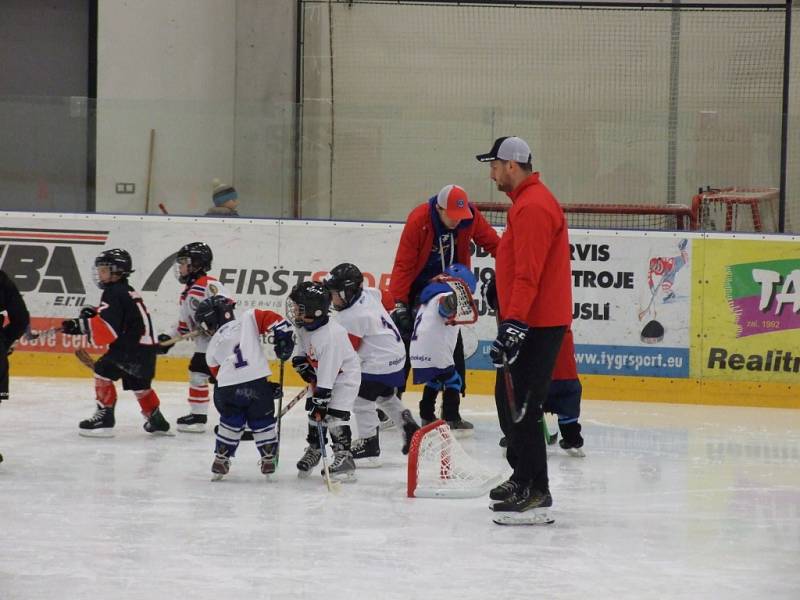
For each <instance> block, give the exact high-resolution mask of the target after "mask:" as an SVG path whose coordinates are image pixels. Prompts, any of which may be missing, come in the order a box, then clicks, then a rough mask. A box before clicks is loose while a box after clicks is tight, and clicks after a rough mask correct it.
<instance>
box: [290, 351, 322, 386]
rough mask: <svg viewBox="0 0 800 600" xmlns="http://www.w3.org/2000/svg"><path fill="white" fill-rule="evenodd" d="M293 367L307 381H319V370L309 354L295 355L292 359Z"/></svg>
mask: <svg viewBox="0 0 800 600" xmlns="http://www.w3.org/2000/svg"><path fill="white" fill-rule="evenodd" d="M292 367H294V370H295V371H297V374H298V375H300V377H301V379H302V380H303V381H305V382H306V383H317V372H316V370H315V369H314V365H312V364H311V363H310V362H309V361H308V357H307V356H295V357H294V358H293V359H292Z"/></svg>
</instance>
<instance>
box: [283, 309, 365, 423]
mask: <svg viewBox="0 0 800 600" xmlns="http://www.w3.org/2000/svg"><path fill="white" fill-rule="evenodd" d="M295 333H296V335H297V340H298V342H299V346H300V351H299V352H298V355H300V354H303V355H305V356H307V357H308V359H309V361H310V362H311V364H312V365H314V368H315V369H316V371H317V387H321V388H326V389H329V390H331V391H332V394H331V402H330V405H329V406H330V408H335V409H337V410H347V411H349V410H352V408H353V402H354V401H355V399H356V395H357V394H358V388H359V386H360V385H361V367H360V364H359V362H360V361H359V360H358V354H356V351H355V350H353V345H352V344H351V343H350V338H349V337H348V335H347V331H346V330H345V328H344V327H342V326H341V325H339V323H337V322H336V321H328V322H327V323H326V324H325V325H323V326H322V327H319V328H317V329H315V330H314V331H308V330H306V329H303V328H301V327H298V328H297V330H296V331H295Z"/></svg>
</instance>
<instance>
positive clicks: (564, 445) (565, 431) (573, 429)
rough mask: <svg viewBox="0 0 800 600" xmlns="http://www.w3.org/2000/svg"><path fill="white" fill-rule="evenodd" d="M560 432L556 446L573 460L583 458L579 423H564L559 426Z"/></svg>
mask: <svg viewBox="0 0 800 600" xmlns="http://www.w3.org/2000/svg"><path fill="white" fill-rule="evenodd" d="M559 429H560V430H561V439H560V440H558V445H559V446H561V449H562V450H564V451H565V452H566V453H567V454H569V455H570V456H574V457H575V458H584V457H585V456H586V454H585V453H584V452H583V450H582V448H583V436H581V426H580V423H577V422H574V423H566V424H564V425H559Z"/></svg>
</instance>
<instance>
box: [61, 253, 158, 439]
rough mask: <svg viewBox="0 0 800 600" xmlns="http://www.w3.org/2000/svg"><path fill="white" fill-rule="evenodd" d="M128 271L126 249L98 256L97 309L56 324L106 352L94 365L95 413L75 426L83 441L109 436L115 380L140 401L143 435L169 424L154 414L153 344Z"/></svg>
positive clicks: (128, 261) (146, 316)
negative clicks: (100, 294)
mask: <svg viewBox="0 0 800 600" xmlns="http://www.w3.org/2000/svg"><path fill="white" fill-rule="evenodd" d="M132 267H133V263H132V261H131V256H130V254H128V252H127V251H126V250H121V249H119V248H115V249H113V250H106V251H104V252H102V253H101V254H100V255H99V256H98V257H97V258H96V259H95V261H94V269H95V271H94V276H95V282H96V283H97V286H98V287H99V288H100V289H102V290H103V294H102V296H101V297H100V306H99V307H97V308H92V307H86V308H84V309H83V310H81V312H80V317H78V318H77V319H69V320H67V321H63V322H62V323H61V330H62V331H63V332H64V333H66V334H70V335H80V334H84V335H86V336H87V337H88V338H89V341H91V342H93V343H95V344H98V345H105V344H108V351H107V352H106V353H105V354H104V355H103V356H101V357H100V358H99V359H98V360H97V362H96V363H95V365H94V387H95V394H96V398H97V410H96V411H95V413H94V415H92V416H91V417H90V418H88V419H86V420H85V421H81V422H80V424H79V425H78V428H79V431H78V433H80V434H81V435H83V436H87V437H111V436H113V429H114V423H115V421H114V405H115V404H116V403H117V390H116V388H115V387H114V382H115V381H116V380H117V379H122V389H124V390H131V391H132V392H133V393H134V395H135V396H136V400H138V401H139V406H141V408H142V414H143V415H144V417H145V423H144V429H145V431H147V432H148V433H154V434H159V433H161V434H163V433H167V432H168V431H169V423H167V421H166V419H164V416H163V415H162V414H161V410H159V404H160V402H159V399H158V396H157V395H156V393H155V391H154V390H153V389H151V388H150V382H151V381H152V379H153V377H154V375H155V369H156V348H155V344H156V341H155V339H154V337H153V325H152V323H151V322H150V315H149V314H148V313H147V309H146V308H145V306H144V302H142V298H141V296H140V295H139V294H138V292H136V291H134V289H133V288H132V287H131V286H130V284H129V283H128V276H129V275H130V274H131V273H133V268H132Z"/></svg>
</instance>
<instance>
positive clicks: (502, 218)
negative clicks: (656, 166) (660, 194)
mask: <svg viewBox="0 0 800 600" xmlns="http://www.w3.org/2000/svg"><path fill="white" fill-rule="evenodd" d="M475 206H476V207H477V208H478V210H480V211H481V212H482V213H483V216H484V217H486V220H487V221H489V223H491V224H492V225H497V226H499V225H505V224H506V213H507V212H508V209H509V208H511V203H510V202H476V203H475ZM561 207H562V208H563V209H564V212H565V213H566V215H567V222H568V223H569V226H570V227H571V228H572V229H648V230H656V231H687V230H691V229H694V228H695V224H694V216H693V214H692V211H691V209H690V208H689V207H688V206H684V205H682V204H666V205H663V206H649V205H638V204H562V205H561Z"/></svg>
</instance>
